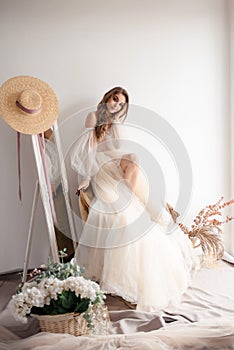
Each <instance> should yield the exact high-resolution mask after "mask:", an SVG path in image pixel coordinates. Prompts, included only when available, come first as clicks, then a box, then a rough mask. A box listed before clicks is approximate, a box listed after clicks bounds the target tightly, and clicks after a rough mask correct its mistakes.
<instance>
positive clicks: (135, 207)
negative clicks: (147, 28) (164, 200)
mask: <svg viewBox="0 0 234 350" xmlns="http://www.w3.org/2000/svg"><path fill="white" fill-rule="evenodd" d="M128 105H129V97H128V93H127V92H126V90H124V89H123V88H120V87H115V88H113V89H111V90H110V91H108V92H107V93H106V94H105V95H104V97H103V98H102V100H101V101H100V103H99V104H98V106H97V110H96V111H95V112H91V113H89V114H88V116H87V118H86V123H85V126H86V131H85V132H84V133H83V134H82V135H81V137H80V139H79V140H78V142H77V145H76V147H75V148H74V151H73V154H72V166H73V168H74V169H75V170H76V171H77V172H78V173H79V174H81V175H82V176H83V177H84V179H83V181H82V182H81V183H80V185H79V187H78V191H80V190H86V189H87V188H88V187H89V186H90V184H91V186H92V191H93V199H92V202H91V205H90V209H89V215H88V218H87V220H86V222H85V223H84V227H83V231H82V234H81V237H80V240H79V246H78V248H77V251H76V258H77V262H78V264H79V265H81V266H84V267H85V269H86V277H87V278H90V279H94V280H96V281H98V282H99V283H100V286H101V288H102V290H103V291H104V292H105V293H111V294H115V295H118V296H121V297H122V298H124V299H125V300H127V301H129V302H131V303H134V304H137V309H139V310H145V311H160V310H162V309H164V310H167V311H170V310H172V309H173V307H174V306H176V305H177V304H178V303H179V301H180V297H181V295H182V293H183V292H184V291H185V290H186V288H187V287H188V285H189V284H190V280H191V273H192V271H193V270H195V267H197V260H196V258H195V256H194V253H193V248H192V244H191V242H190V240H189V239H188V238H187V236H185V235H184V234H183V233H182V232H180V230H176V231H174V233H172V234H171V235H167V234H166V227H167V225H168V223H169V221H170V215H169V213H168V212H167V211H166V209H165V208H162V210H161V211H160V213H155V212H154V211H153V210H152V209H151V210H150V208H149V206H148V201H147V198H148V186H147V181H146V179H145V177H144V174H143V172H142V170H141V168H140V165H139V163H138V161H137V156H136V155H135V154H134V153H130V154H126V152H124V149H123V148H124V146H125V147H126V141H127V140H128V138H127V136H125V135H124V133H123V131H124V129H125V127H124V125H123V122H124V120H125V118H126V116H127V112H128ZM122 149H123V150H122Z"/></svg>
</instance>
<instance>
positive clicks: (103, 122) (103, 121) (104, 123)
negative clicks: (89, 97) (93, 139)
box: [95, 86, 129, 139]
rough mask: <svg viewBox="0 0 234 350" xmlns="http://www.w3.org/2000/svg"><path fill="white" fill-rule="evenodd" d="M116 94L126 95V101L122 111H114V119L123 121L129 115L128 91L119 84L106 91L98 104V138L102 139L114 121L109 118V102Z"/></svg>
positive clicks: (96, 129)
mask: <svg viewBox="0 0 234 350" xmlns="http://www.w3.org/2000/svg"><path fill="white" fill-rule="evenodd" d="M116 94H122V95H124V96H125V99H126V102H125V104H124V106H123V107H122V108H121V109H120V111H118V112H116V113H113V119H115V120H116V119H119V120H120V121H121V122H124V120H125V118H126V117H127V113H128V104H129V96H128V93H127V91H126V90H125V89H123V88H122V87H119V86H117V87H114V88H113V89H111V90H109V91H108V92H106V93H105V95H104V96H103V98H102V100H101V101H100V102H99V104H98V106H97V111H96V116H97V122H96V126H95V132H96V136H97V139H100V138H101V137H102V136H104V135H105V133H106V132H107V129H108V126H109V125H110V124H111V123H112V122H111V120H110V118H109V117H110V116H109V115H108V113H107V102H108V101H109V99H110V98H111V97H112V96H114V95H116Z"/></svg>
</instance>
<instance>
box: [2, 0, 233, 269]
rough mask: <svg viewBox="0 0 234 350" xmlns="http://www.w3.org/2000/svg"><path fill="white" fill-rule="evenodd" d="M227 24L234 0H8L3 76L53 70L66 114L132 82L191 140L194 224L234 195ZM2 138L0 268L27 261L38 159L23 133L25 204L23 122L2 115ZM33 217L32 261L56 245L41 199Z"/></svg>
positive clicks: (134, 90)
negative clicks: (19, 133) (18, 128)
mask: <svg viewBox="0 0 234 350" xmlns="http://www.w3.org/2000/svg"><path fill="white" fill-rule="evenodd" d="M230 6H231V7H232V8H233V3H232V2H231V1H230ZM232 28H233V27H232ZM229 34H230V31H229V10H228V1H226V0H196V1H193V0H189V1H188V0H144V1H141V0H125V1H123V0H122V1H118V2H116V1H114V0H99V1H94V0H93V1H92V0H85V1H82V0H50V1H40V2H39V1H36V0H21V1H17V0H11V1H9V0H0V47H1V53H0V55H1V70H0V84H2V83H3V82H4V81H5V80H7V79H8V78H10V77H12V76H15V75H22V74H25V75H33V76H36V77H38V78H40V79H42V80H45V81H46V82H47V83H49V84H50V85H51V87H52V88H53V89H54V90H55V91H56V93H57V95H58V98H59V101H60V115H59V119H58V122H59V123H62V122H64V121H66V120H68V119H69V117H70V116H71V115H72V114H74V113H76V112H77V111H80V110H81V109H84V108H87V107H90V106H94V105H96V104H97V103H98V102H99V100H100V98H101V97H102V95H103V93H104V92H106V91H107V90H108V89H110V88H111V87H113V86H116V85H121V86H123V87H125V88H126V89H127V90H128V91H129V93H130V99H131V102H132V103H133V104H136V105H139V106H142V107H144V108H147V109H150V110H152V111H154V112H155V113H157V114H158V115H160V116H161V117H163V118H165V120H166V121H167V122H168V123H170V125H171V126H172V127H173V128H174V129H175V130H176V132H177V133H178V135H179V136H180V138H181V140H182V141H183V142H184V145H185V147H186V149H187V152H188V154H189V157H190V159H191V164H192V169H193V196H192V200H191V205H190V208H189V211H188V212H187V216H186V218H185V222H186V223H187V224H190V223H191V219H193V217H194V215H195V214H196V213H197V211H198V210H200V209H201V207H203V206H204V205H206V204H209V203H213V202H215V201H216V200H217V199H219V198H220V197H221V196H222V195H224V196H225V198H226V199H229V198H230V196H231V188H230V183H231V165H230V157H231V153H230V140H231V138H230V132H229V131H230V120H231V119H230V116H231V113H230V78H229V75H230V74H229V73H230V71H229V67H230V45H229V44H230V35H229ZM232 50H233V47H232ZM232 64H233V61H232ZM232 82H233V80H232ZM142 118H144V116H142ZM232 118H233V112H232ZM81 121H82V120H79V119H78V120H77V121H76V123H75V124H76V125H74V128H75V127H77V134H78V133H79V132H80V130H81V128H82V126H81V125H80V122H81ZM146 123H147V121H146ZM0 139H1V147H0V152H1V156H0V159H1V180H0V187H1V203H0V206H1V207H0V209H1V210H0V212H1V229H0V237H1V246H0V269H1V271H7V270H11V269H15V268H17V267H22V266H23V259H24V252H25V245H26V238H27V232H28V225H29V220H30V214H31V212H30V210H31V205H32V199H33V191H34V185H35V179H36V170H35V169H36V168H35V164H34V159H33V154H32V148H31V140H30V137H29V136H25V135H23V137H22V191H23V203H22V204H20V202H19V200H18V197H17V186H18V183H17V153H16V132H14V131H13V130H12V129H10V127H8V126H7V125H6V124H5V123H4V122H3V120H2V119H0ZM63 139H64V140H63V141H64V142H69V139H70V135H69V133H67V134H66V135H63ZM75 182H76V179H75V177H71V179H70V183H71V185H72V187H74V188H75V186H76V183H75ZM74 188H72V190H71V195H72V200H73V201H74ZM232 194H233V195H234V192H232ZM35 224H36V225H35V229H34V241H33V248H32V258H31V261H30V266H35V265H38V264H40V263H41V262H44V261H45V259H46V256H47V254H48V239H47V233H46V226H45V219H44V215H43V211H42V207H41V204H40V203H39V205H38V208H37V213H36V222H35ZM229 229H230V226H226V229H225V230H226V232H225V243H226V246H227V250H229V251H231V243H230V242H231V240H230V234H229V232H230V230H229ZM232 252H234V247H232Z"/></svg>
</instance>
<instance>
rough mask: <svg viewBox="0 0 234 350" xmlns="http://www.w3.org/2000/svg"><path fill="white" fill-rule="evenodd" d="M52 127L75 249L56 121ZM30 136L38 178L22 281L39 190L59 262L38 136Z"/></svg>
mask: <svg viewBox="0 0 234 350" xmlns="http://www.w3.org/2000/svg"><path fill="white" fill-rule="evenodd" d="M53 127H54V128H53V129H54V138H55V144H56V147H57V151H58V157H59V164H60V167H61V184H62V191H63V195H64V199H65V203H66V210H67V215H68V221H69V226H70V230H71V236H72V240H73V245H74V249H75V248H76V234H75V228H74V221H73V216H72V212H71V207H70V200H69V195H68V183H67V175H66V168H65V165H64V161H63V155H62V150H61V144H60V136H59V132H58V124H57V122H55V123H54V126H53ZM31 138H32V145H33V150H34V156H35V162H36V167H37V174H38V180H37V181H36V185H35V190H34V196H33V205H32V211H31V218H30V224H29V231H28V239H27V245H26V252H25V259H24V267H23V277H22V282H23V283H24V282H26V278H27V271H28V264H29V257H30V251H31V245H32V233H33V225H34V219H35V212H36V206H37V202H38V197H39V190H40V193H41V200H42V204H43V207H44V212H45V218H46V224H47V229H48V235H49V243H50V248H51V255H52V259H53V260H54V261H55V262H59V255H58V246H57V241H56V235H55V229H54V222H53V217H52V212H51V207H50V202H49V194H48V190H47V185H46V178H45V173H44V169H43V163H42V158H41V154H40V147H39V142H38V137H37V135H32V136H31Z"/></svg>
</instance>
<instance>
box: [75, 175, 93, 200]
mask: <svg viewBox="0 0 234 350" xmlns="http://www.w3.org/2000/svg"><path fill="white" fill-rule="evenodd" d="M89 184H90V180H88V179H85V180H83V181H81V184H80V185H79V187H78V188H77V191H76V194H77V195H78V196H79V194H80V191H81V190H86V188H88V187H89Z"/></svg>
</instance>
